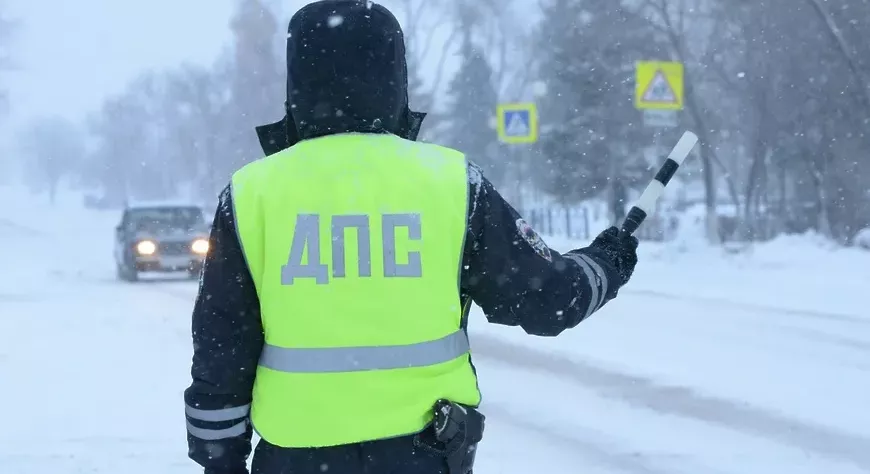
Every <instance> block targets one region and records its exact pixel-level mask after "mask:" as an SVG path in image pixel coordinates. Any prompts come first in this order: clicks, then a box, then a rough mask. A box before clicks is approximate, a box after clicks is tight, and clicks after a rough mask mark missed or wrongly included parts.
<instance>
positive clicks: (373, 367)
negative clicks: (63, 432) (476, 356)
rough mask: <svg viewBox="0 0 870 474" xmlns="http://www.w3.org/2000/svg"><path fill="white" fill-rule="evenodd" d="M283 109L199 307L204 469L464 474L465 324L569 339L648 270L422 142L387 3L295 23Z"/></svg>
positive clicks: (325, 7) (473, 389)
mask: <svg viewBox="0 0 870 474" xmlns="http://www.w3.org/2000/svg"><path fill="white" fill-rule="evenodd" d="M287 72H288V77H287V107H286V110H287V113H286V116H285V117H284V119H283V120H282V121H281V122H278V123H276V124H271V125H267V126H264V127H259V128H258V134H259V136H260V140H261V144H262V145H263V148H264V151H265V152H266V154H267V155H269V156H268V157H267V158H265V159H262V160H258V161H256V162H253V163H251V164H248V165H247V166H245V167H244V168H242V169H241V170H239V171H237V172H236V173H235V174H234V175H233V177H232V181H231V183H230V185H229V186H227V188H226V189H225V190H224V192H223V193H222V194H221V196H220V204H219V206H218V209H217V212H216V214H215V218H214V223H213V226H212V230H211V237H210V239H211V247H210V248H211V250H210V253H209V255H208V256H207V258H206V261H205V267H204V270H203V273H202V279H201V286H200V289H199V294H198V296H197V299H196V304H195V308H194V312H193V341H194V355H193V367H192V377H193V383H192V384H191V385H190V387H189V388H188V389H187V390H186V391H185V394H184V398H185V404H186V410H185V411H186V419H187V433H188V444H189V455H190V457H191V458H192V459H193V460H195V461H196V462H197V463H199V464H200V465H201V466H203V467H204V468H205V472H206V473H209V474H240V473H246V472H247V468H246V460H247V458H248V456H249V454H250V452H251V437H252V432H253V431H254V430H256V431H257V433H258V434H259V435H260V437H261V438H262V440H261V441H260V442H259V443H258V445H257V449H256V452H255V454H254V459H253V467H252V471H253V472H254V473H256V474H277V473H285V474H288V473H295V474H309V473H311V474H314V473H339V474H358V473H359V474H362V473H363V472H365V473H369V474H380V473H383V474H406V473H407V474H411V473H414V474H436V473H437V474H441V473H445V474H446V473H448V472H449V473H450V474H465V473H466V472H470V469H471V464H472V462H473V459H474V453H475V451H476V450H475V447H476V444H477V442H478V441H479V440H480V439H481V437H482V433H483V425H484V422H483V415H482V414H480V412H478V410H476V407H477V405H478V404H479V402H480V393H479V391H478V385H477V378H476V374H475V370H474V367H473V366H472V363H471V356H470V351H469V343H468V337H467V334H466V324H467V317H468V311H469V306H470V304H471V302H472V301H473V302H475V303H477V304H478V305H479V306H480V307H481V308H482V310H483V312H484V313H485V314H486V317H487V319H488V320H489V322H492V323H496V324H502V325H508V326H520V327H522V329H523V330H525V331H526V332H527V333H529V334H533V335H539V336H555V335H558V334H559V333H561V332H562V331H564V330H565V329H567V328H572V327H574V326H576V325H577V324H578V323H580V321H582V320H583V319H585V318H586V317H588V316H589V315H590V314H592V313H593V312H595V311H596V310H598V309H600V308H601V307H602V306H603V305H604V304H605V303H606V302H607V301H609V300H610V299H612V298H614V297H615V296H616V294H617V290H618V289H619V288H620V287H621V286H622V285H624V284H625V283H626V282H627V281H628V279H629V277H630V276H631V273H632V271H633V269H634V265H635V263H636V261H637V257H636V253H635V250H636V248H637V240H636V239H634V238H621V237H619V236H618V234H617V232H616V229H615V228H610V229H608V230H607V231H605V232H603V233H602V234H601V235H599V236H598V237H597V238H596V239H595V240H594V242H593V243H592V245H590V246H589V247H586V248H582V249H578V250H573V251H570V252H568V253H566V254H564V255H563V254H559V253H557V252H556V251H553V250H551V249H550V248H549V247H547V245H546V244H545V243H544V242H543V241H542V240H541V239H540V237H539V236H538V235H537V234H536V233H535V231H534V230H532V228H531V227H529V226H528V225H527V224H526V223H525V221H523V220H522V218H521V217H520V216H519V215H518V214H517V212H516V211H515V210H514V209H513V208H511V206H510V205H508V204H507V203H506V202H505V201H504V199H502V197H501V196H500V195H499V193H498V192H497V191H496V190H495V189H494V188H493V186H492V184H490V182H489V181H488V180H487V179H486V178H485V177H484V176H483V175H482V174H481V172H480V169H479V168H477V167H476V166H475V165H473V164H472V163H471V162H469V161H468V160H467V159H466V157H465V156H464V155H463V154H462V153H460V152H459V151H456V150H452V149H448V148H443V147H440V146H436V145H430V144H423V143H418V142H415V141H414V140H415V138H416V136H417V132H418V131H419V127H420V124H421V121H422V118H423V116H424V114H421V113H416V112H412V111H411V110H410V109H409V108H408V87H407V83H408V80H407V69H406V62H405V51H404V40H403V36H402V31H401V28H400V27H399V23H398V22H397V21H396V19H395V17H394V16H393V15H392V14H391V13H390V12H389V11H388V10H387V9H385V8H384V7H382V6H380V5H377V4H372V3H371V2H366V1H358V0H323V1H318V2H314V3H312V4H310V5H308V6H306V7H304V8H303V9H301V10H300V11H299V12H297V13H296V14H295V15H294V16H293V18H292V19H291V21H290V25H289V32H288V39H287Z"/></svg>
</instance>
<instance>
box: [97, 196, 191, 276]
mask: <svg viewBox="0 0 870 474" xmlns="http://www.w3.org/2000/svg"><path fill="white" fill-rule="evenodd" d="M114 253H115V266H116V269H117V274H118V278H120V279H122V280H125V281H137V280H138V279H139V274H140V273H142V272H160V273H168V272H187V274H188V276H189V277H190V278H198V276H199V272H200V271H201V270H202V265H203V261H204V260H205V255H206V254H207V253H208V223H207V222H206V221H205V219H204V217H203V211H202V208H200V207H199V206H195V205H182V204H140V205H128V206H127V207H126V208H125V209H124V212H123V214H122V215H121V222H120V223H119V224H118V226H117V227H116V228H115V252H114Z"/></svg>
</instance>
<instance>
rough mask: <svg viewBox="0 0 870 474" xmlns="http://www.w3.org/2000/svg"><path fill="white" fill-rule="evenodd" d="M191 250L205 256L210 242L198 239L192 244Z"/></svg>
mask: <svg viewBox="0 0 870 474" xmlns="http://www.w3.org/2000/svg"><path fill="white" fill-rule="evenodd" d="M190 250H193V252H194V253H198V254H200V255H205V254H207V253H208V240H205V239H196V240H194V241H193V243H192V244H190Z"/></svg>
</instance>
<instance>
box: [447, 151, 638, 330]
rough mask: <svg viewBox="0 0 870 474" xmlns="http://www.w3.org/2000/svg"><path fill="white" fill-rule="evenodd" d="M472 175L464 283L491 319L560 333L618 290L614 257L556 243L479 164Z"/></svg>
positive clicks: (470, 294)
mask: <svg viewBox="0 0 870 474" xmlns="http://www.w3.org/2000/svg"><path fill="white" fill-rule="evenodd" d="M468 182H469V186H468V188H469V196H468V199H469V206H468V236H467V238H466V245H465V254H464V256H463V272H462V277H461V280H462V281H461V286H462V288H463V291H464V292H465V293H466V294H467V295H468V296H470V297H471V299H472V300H473V301H474V302H475V303H477V304H478V305H479V306H480V307H481V309H483V312H484V314H486V317H487V319H488V320H489V322H492V323H496V324H503V325H507V326H520V327H522V328H523V330H525V331H526V332H527V333H529V334H534V335H538V336H555V335H558V334H559V333H561V332H562V331H564V330H565V329H568V328H572V327H574V326H576V325H577V324H579V323H580V321H582V320H583V319H585V318H587V317H589V315H591V314H592V313H593V312H595V311H597V310H598V309H599V308H601V307H602V306H604V304H605V303H606V302H607V301H609V300H611V299H612V298H614V297H615V296H616V293H617V290H618V289H619V286H620V284H621V279H620V277H619V275H618V273H617V271H616V268H615V267H614V266H613V264H612V263H610V262H609V261H607V260H605V259H603V258H600V257H599V256H597V255H595V256H594V255H592V254H590V253H588V252H586V251H585V250H584V249H578V250H572V251H570V252H568V253H566V254H560V253H558V252H556V251H555V250H552V249H550V248H549V247H548V246H547V244H546V243H544V241H543V240H542V239H541V237H540V236H539V235H538V234H537V233H536V232H535V231H534V230H533V229H532V228H531V227H530V226H529V225H528V224H527V223H526V222H525V221H524V220H523V219H522V217H520V215H519V213H517V211H515V210H514V209H513V208H512V207H511V206H510V204H508V203H507V202H506V201H505V200H504V198H502V196H501V195H500V194H499V193H498V192H497V191H496V190H495V188H494V187H493V185H492V183H490V182H489V181H488V180H487V179H486V177H484V176H483V174H482V173H481V171H480V169H479V168H478V167H477V166H475V165H474V164H470V165H469V167H468Z"/></svg>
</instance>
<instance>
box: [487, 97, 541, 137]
mask: <svg viewBox="0 0 870 474" xmlns="http://www.w3.org/2000/svg"><path fill="white" fill-rule="evenodd" d="M497 126H498V136H499V139H500V140H501V141H502V142H505V143H534V142H535V141H537V139H538V117H537V110H536V108H535V104H505V105H500V106H499V107H498V124H497Z"/></svg>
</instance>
